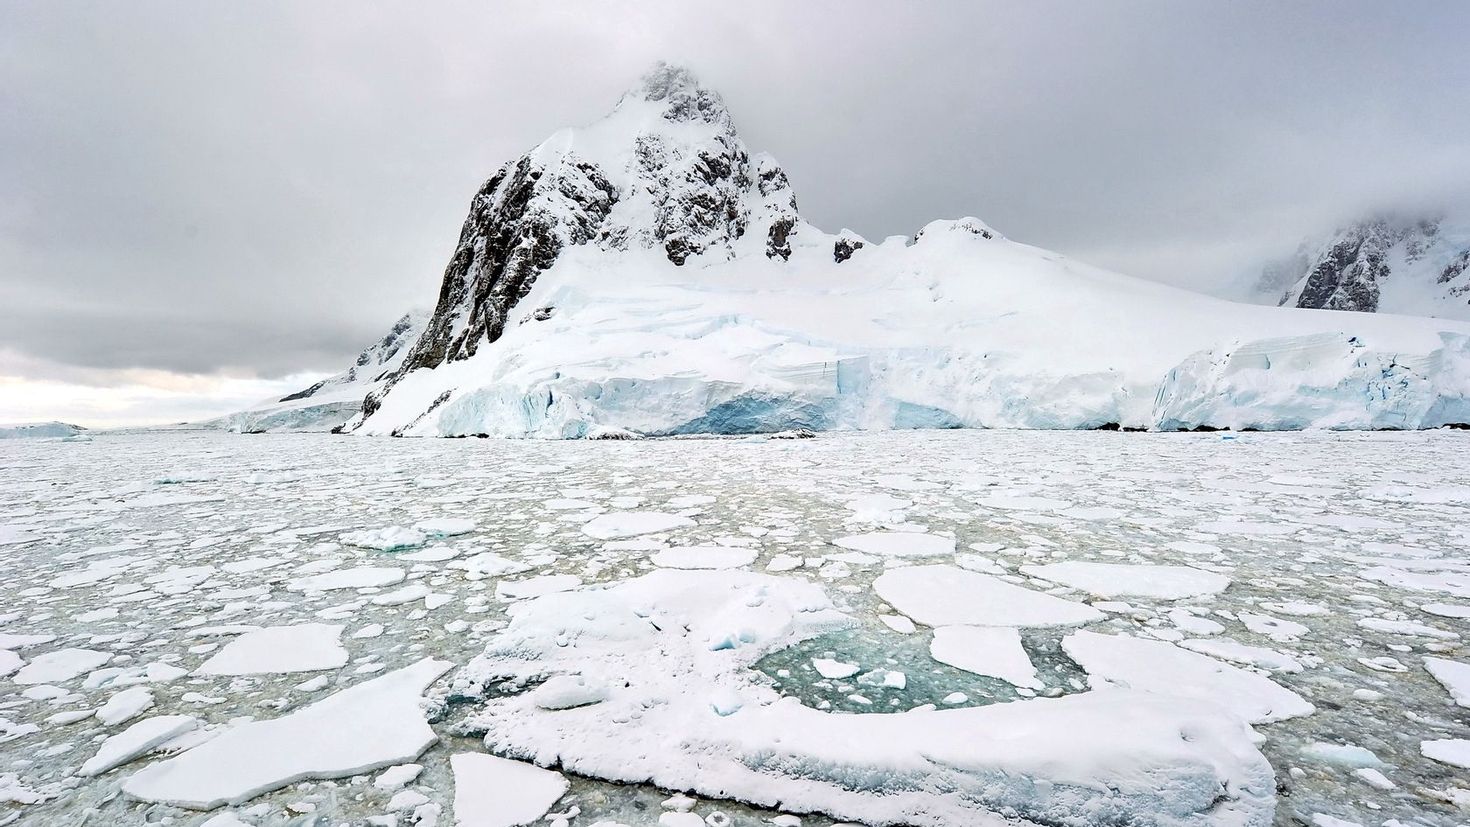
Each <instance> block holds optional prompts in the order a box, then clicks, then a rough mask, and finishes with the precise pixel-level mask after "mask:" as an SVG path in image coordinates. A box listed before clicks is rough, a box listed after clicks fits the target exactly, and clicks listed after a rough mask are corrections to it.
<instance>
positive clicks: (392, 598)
mask: <svg viewBox="0 0 1470 827" xmlns="http://www.w3.org/2000/svg"><path fill="white" fill-rule="evenodd" d="M428 596H429V587H428V586H426V585H424V584H423V583H409V584H408V585H407V586H403V587H401V588H397V589H394V590H393V591H391V592H383V593H382V594H375V595H373V598H372V602H373V605H374V606H401V605H403V604H404V603H412V602H413V601H415V600H422V599H423V598H425V597H428Z"/></svg>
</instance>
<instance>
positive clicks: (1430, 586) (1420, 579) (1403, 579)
mask: <svg viewBox="0 0 1470 827" xmlns="http://www.w3.org/2000/svg"><path fill="white" fill-rule="evenodd" d="M1462 565H1463V564H1459V563H1457V562H1456V561H1453V560H1447V561H1444V562H1443V563H1440V564H1434V563H1426V566H1424V567H1416V568H1413V569H1411V568H1410V567H1409V566H1408V565H1407V564H1402V563H1400V564H1396V565H1392V566H1370V567H1369V568H1366V569H1363V571H1361V572H1359V573H1358V576H1359V577H1362V578H1363V579H1364V580H1372V581H1374V582H1375V583H1383V584H1384V585H1387V586H1396V587H1398V588H1401V589H1412V590H1414V591H1425V592H1445V593H1446V594H1451V595H1454V596H1455V597H1470V570H1467V569H1465V568H1462V567H1461V566H1462Z"/></svg>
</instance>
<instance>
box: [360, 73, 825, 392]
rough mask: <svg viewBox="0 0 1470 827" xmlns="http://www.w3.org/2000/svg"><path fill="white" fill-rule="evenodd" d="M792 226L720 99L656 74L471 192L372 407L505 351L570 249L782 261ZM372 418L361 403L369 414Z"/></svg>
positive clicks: (782, 194) (766, 164)
mask: <svg viewBox="0 0 1470 827" xmlns="http://www.w3.org/2000/svg"><path fill="white" fill-rule="evenodd" d="M801 226H802V224H801V222H800V219H799V216H798V214H797V209H796V197H795V195H794V194H793V193H792V191H791V185H790V182H789V181H788V180H787V177H786V173H785V172H784V171H783V170H782V169H781V167H780V166H779V165H778V164H777V163H776V162H775V160H774V159H773V158H771V157H770V156H768V155H764V154H759V155H752V154H751V153H750V152H749V151H748V150H747V149H746V147H745V144H744V142H743V141H741V140H740V137H739V135H738V134H736V131H735V124H734V120H733V118H731V116H730V113H729V111H728V110H727V109H726V108H725V104H724V101H723V100H722V99H721V98H720V96H719V94H717V93H715V92H713V91H711V90H709V89H706V88H705V87H703V86H701V85H700V83H699V81H698V80H697V79H696V78H695V77H694V75H693V73H692V72H690V71H689V70H688V69H687V68H684V67H682V66H675V65H670V64H667V63H659V64H657V65H655V66H654V67H653V69H651V70H650V71H649V72H648V73H647V74H645V75H644V76H643V78H642V79H641V80H640V81H639V82H638V84H637V85H635V86H634V87H633V88H632V90H630V91H629V92H628V93H627V94H625V95H624V96H623V97H622V99H621V100H620V101H619V102H618V104H617V106H616V107H614V109H613V111H612V112H611V113H610V114H609V115H608V116H607V117H605V118H603V119H602V120H600V121H597V122H596V123H593V124H591V125H590V126H587V127H584V128H581V129H564V130H561V131H559V132H557V133H556V134H555V135H553V136H552V137H550V138H548V139H547V140H546V141H543V142H542V143H541V144H540V145H539V146H537V147H535V148H534V149H532V150H531V151H529V152H527V153H526V154H525V155H523V156H521V157H520V158H518V159H516V160H514V161H511V162H509V163H507V164H506V165H505V166H503V167H501V168H500V171H499V172H497V173H496V174H495V175H494V176H493V177H492V178H491V179H490V180H489V181H487V182H486V183H485V184H484V186H482V187H481V188H480V190H479V192H477V193H476V194H475V196H474V198H473V199H472V200H471V202H470V212H469V216H468V218H466V219H465V223H464V227H463V228H462V229H461V231H460V239H459V243H458V245H457V246H456V248H455V251H454V254H453V256H451V258H450V261H449V266H448V267H447V268H446V269H445V272H444V280H443V282H442V285H441V288H440V293H439V301H438V304H437V305H436V307H435V310H434V314H433V317H432V318H431V319H430V321H429V323H428V325H427V327H426V328H425V330H424V333H423V335H422V336H421V337H420V338H419V340H418V342H417V344H415V346H414V348H413V351H412V352H410V353H409V355H408V357H407V358H406V359H405V360H404V362H403V364H402V366H401V367H399V368H398V370H397V372H396V374H395V375H394V376H393V377H390V378H389V380H388V382H387V386H386V387H384V388H383V389H382V390H381V391H379V395H381V394H382V393H386V391H387V389H388V388H390V387H391V386H392V385H393V383H394V382H396V381H397V379H398V378H399V377H401V376H403V375H406V374H407V373H408V372H410V371H413V370H416V369H418V368H432V367H437V366H438V365H441V364H443V363H445V362H453V361H458V360H461V359H467V358H469V357H471V356H473V355H474V354H475V353H476V351H477V350H478V349H479V347H480V346H481V345H483V344H486V343H489V342H493V341H495V340H496V339H498V338H500V336H501V335H502V334H503V333H504V332H505V328H506V325H507V324H508V323H509V321H510V320H511V319H512V318H517V317H518V316H517V315H516V314H513V313H512V310H513V308H514V307H515V306H516V304H517V303H519V302H520V301H521V300H522V299H524V298H525V297H526V295H527V294H528V293H529V292H530V291H531V289H532V287H533V286H534V284H535V282H536V279H537V278H538V276H539V275H540V274H541V273H543V272H545V271H546V270H548V269H550V268H551V267H552V266H553V265H554V264H556V262H557V261H558V260H559V259H560V257H561V255H562V253H563V251H565V250H566V249H567V248H569V247H573V246H580V245H595V246H597V247H600V248H601V249H604V250H607V251H609V252H617V251H626V250H630V249H633V248H642V249H655V250H661V251H662V252H663V254H664V256H665V257H666V258H667V259H668V261H669V262H670V263H672V264H673V265H676V266H683V265H685V264H686V263H687V262H689V261H690V260H691V259H694V258H696V257H707V258H709V259H710V260H728V259H731V258H734V257H736V256H737V255H738V254H741V253H742V251H746V250H748V251H749V252H750V253H752V254H757V255H764V256H765V257H767V258H770V259H779V260H782V261H784V260H786V259H788V258H789V257H790V256H791V252H792V246H791V238H792V237H793V236H794V235H795V234H796V233H798V232H799V231H800V228H801ZM520 315H525V314H520ZM377 404H378V396H377V395H375V396H370V397H369V398H368V399H367V400H366V401H365V403H364V411H365V412H366V413H367V414H371V413H372V412H373V410H375V409H376V406H377Z"/></svg>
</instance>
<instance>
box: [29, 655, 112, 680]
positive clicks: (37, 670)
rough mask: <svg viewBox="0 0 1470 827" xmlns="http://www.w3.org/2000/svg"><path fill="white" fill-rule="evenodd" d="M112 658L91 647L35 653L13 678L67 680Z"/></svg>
mask: <svg viewBox="0 0 1470 827" xmlns="http://www.w3.org/2000/svg"><path fill="white" fill-rule="evenodd" d="M109 660H112V655H111V654H109V653H107V652H94V651H92V650H91V649H58V650H56V651H55V652H47V653H46V654H44V655H37V656H36V657H35V658H33V659H32V660H31V662H30V663H28V664H26V665H25V666H23V667H21V670H20V671H19V672H16V673H15V677H14V678H12V679H11V680H14V681H15V682H16V683H20V684H33V683H61V682H62V681H69V680H71V679H72V678H75V677H76V676H77V675H80V674H82V673H83V672H90V671H92V670H93V669H96V668H97V667H99V666H101V665H102V664H104V663H106V662H108V661H109Z"/></svg>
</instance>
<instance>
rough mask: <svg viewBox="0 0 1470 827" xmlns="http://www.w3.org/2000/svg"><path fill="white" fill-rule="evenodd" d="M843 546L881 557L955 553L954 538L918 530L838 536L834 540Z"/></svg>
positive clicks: (928, 555) (932, 555) (929, 555)
mask: <svg viewBox="0 0 1470 827" xmlns="http://www.w3.org/2000/svg"><path fill="white" fill-rule="evenodd" d="M832 542H833V543H834V544H836V545H839V546H842V547H843V548H850V549H852V550H854V551H862V552H866V553H868V554H876V555H879V556H880V557H935V556H940V555H948V554H954V538H953V537H944V536H941V535H938V534H923V533H920V532H917V531H875V532H873V533H871V534H857V535H854V536H851V537H838V538H837V539H836V540H833V541H832Z"/></svg>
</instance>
